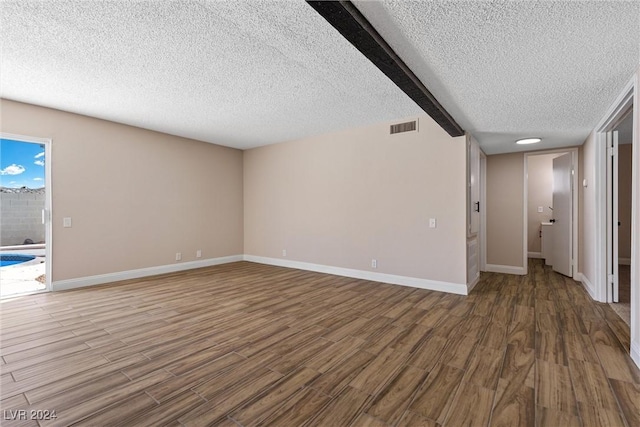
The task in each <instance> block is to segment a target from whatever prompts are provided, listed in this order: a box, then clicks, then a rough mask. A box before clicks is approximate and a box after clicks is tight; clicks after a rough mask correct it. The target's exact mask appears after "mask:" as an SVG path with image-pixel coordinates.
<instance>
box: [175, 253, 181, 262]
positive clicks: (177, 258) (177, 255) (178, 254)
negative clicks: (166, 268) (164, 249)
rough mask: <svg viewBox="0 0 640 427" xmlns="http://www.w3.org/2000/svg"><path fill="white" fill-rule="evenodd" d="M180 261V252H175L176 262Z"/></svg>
mask: <svg viewBox="0 0 640 427" xmlns="http://www.w3.org/2000/svg"><path fill="white" fill-rule="evenodd" d="M181 260H182V254H181V253H180V252H176V261H181Z"/></svg>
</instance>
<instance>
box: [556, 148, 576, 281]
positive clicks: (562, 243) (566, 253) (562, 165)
mask: <svg viewBox="0 0 640 427" xmlns="http://www.w3.org/2000/svg"><path fill="white" fill-rule="evenodd" d="M572 159H573V155H572V153H567V154H563V155H562V156H559V157H556V158H555V159H553V219H552V220H551V222H553V227H551V230H552V241H553V255H552V259H553V270H554V271H557V272H558V273H560V274H564V275H565V276H572V262H571V261H572V260H571V258H572V256H571V254H572V247H571V245H572V238H571V230H572V218H573V215H572V207H573V204H572V198H573V197H572V184H573V180H572V179H571V178H572V174H573V161H572Z"/></svg>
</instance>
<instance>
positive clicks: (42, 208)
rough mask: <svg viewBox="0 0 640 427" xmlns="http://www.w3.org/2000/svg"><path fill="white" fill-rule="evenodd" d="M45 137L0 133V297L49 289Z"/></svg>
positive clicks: (48, 176) (47, 149) (47, 153)
mask: <svg viewBox="0 0 640 427" xmlns="http://www.w3.org/2000/svg"><path fill="white" fill-rule="evenodd" d="M50 142H51V141H50V140H48V139H42V138H34V137H26V136H21V135H12V134H6V133H2V134H0V149H1V150H2V157H1V159H0V209H1V221H2V224H1V226H2V233H1V234H0V297H2V298H8V297H15V296H19V295H24V294H29V293H34V292H43V291H49V290H51V251H50V248H51V226H50V212H51V191H50V188H51V164H50V163H51V161H50V160H51V156H50V154H51V147H50Z"/></svg>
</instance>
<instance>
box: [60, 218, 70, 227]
mask: <svg viewBox="0 0 640 427" xmlns="http://www.w3.org/2000/svg"><path fill="white" fill-rule="evenodd" d="M62 226H63V227H64V228H71V218H69V217H65V218H62Z"/></svg>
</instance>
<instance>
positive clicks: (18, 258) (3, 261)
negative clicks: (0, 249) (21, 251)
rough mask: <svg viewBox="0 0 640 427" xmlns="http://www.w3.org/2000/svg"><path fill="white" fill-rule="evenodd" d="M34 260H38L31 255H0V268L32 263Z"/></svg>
mask: <svg viewBox="0 0 640 427" xmlns="http://www.w3.org/2000/svg"><path fill="white" fill-rule="evenodd" d="M33 259H36V257H34V256H31V255H16V254H3V255H0V267H7V266H9V265H15V264H20V263H23V262H27V261H31V260H33Z"/></svg>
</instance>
